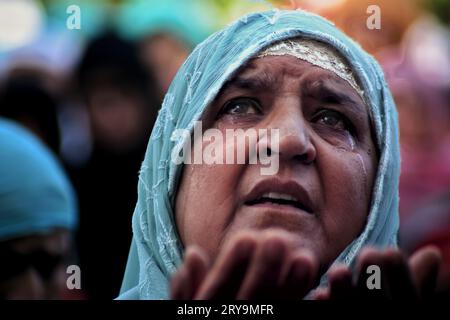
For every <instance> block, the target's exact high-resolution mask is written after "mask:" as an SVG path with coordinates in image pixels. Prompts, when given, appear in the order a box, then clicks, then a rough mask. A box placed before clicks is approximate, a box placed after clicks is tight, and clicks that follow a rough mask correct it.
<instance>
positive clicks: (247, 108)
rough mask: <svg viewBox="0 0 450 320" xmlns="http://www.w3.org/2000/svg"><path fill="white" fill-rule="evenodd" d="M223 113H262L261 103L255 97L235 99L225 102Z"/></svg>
mask: <svg viewBox="0 0 450 320" xmlns="http://www.w3.org/2000/svg"><path fill="white" fill-rule="evenodd" d="M221 113H222V114H230V115H250V114H259V113H261V108H260V106H259V103H258V102H257V101H255V100H253V99H242V98H241V99H234V100H231V101H228V102H227V103H225V105H224V106H223V108H222V112H221Z"/></svg>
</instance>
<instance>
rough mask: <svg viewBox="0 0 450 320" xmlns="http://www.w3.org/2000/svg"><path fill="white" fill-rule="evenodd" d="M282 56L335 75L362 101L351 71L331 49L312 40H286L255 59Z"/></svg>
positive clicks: (335, 51) (263, 51)
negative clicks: (347, 84) (287, 56)
mask: <svg viewBox="0 0 450 320" xmlns="http://www.w3.org/2000/svg"><path fill="white" fill-rule="evenodd" d="M284 55H290V56H294V57H296V58H298V59H301V60H304V61H307V62H309V63H311V64H313V65H315V66H318V67H320V68H322V69H325V70H328V71H331V72H333V73H335V74H336V75H337V76H338V77H340V78H341V79H343V80H345V81H347V82H348V83H349V84H350V85H351V86H352V87H353V88H354V89H355V90H356V91H357V92H358V94H359V95H360V97H361V98H362V99H363V100H364V94H363V93H364V92H363V90H361V87H360V86H359V85H358V82H357V81H356V78H355V76H354V75H353V71H352V69H351V68H350V66H349V65H348V64H347V62H346V61H345V60H344V58H343V57H342V56H341V54H340V53H339V52H338V51H337V50H335V49H334V48H333V47H331V46H329V45H327V44H325V43H323V42H320V41H317V40H312V39H300V38H297V39H288V40H283V41H281V42H277V43H275V44H273V45H272V46H270V47H268V48H265V49H263V50H262V51H261V52H260V53H259V54H258V55H257V57H258V58H261V57H266V56H284Z"/></svg>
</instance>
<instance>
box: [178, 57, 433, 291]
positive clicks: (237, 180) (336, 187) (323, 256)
mask: <svg viewBox="0 0 450 320" xmlns="http://www.w3.org/2000/svg"><path fill="white" fill-rule="evenodd" d="M203 128H217V129H219V130H220V131H222V132H224V131H225V130H226V129H249V128H253V129H263V128H264V129H271V128H277V129H279V130H280V140H279V148H277V150H278V152H279V153H278V156H279V171H278V173H277V174H275V175H273V176H261V174H260V165H259V164H241V165H238V164H235V165H230V164H228V165H223V164H216V165H214V164H213V165H206V164H197V165H185V167H184V171H183V175H182V180H181V183H180V186H179V190H178V194H177V199H176V208H175V212H176V222H177V227H178V231H179V234H180V237H181V239H182V241H183V244H184V246H185V247H186V248H187V250H186V253H185V257H184V261H183V264H182V265H181V266H180V268H179V269H178V271H177V272H176V273H175V274H174V276H173V278H172V282H171V295H172V298H173V299H218V298H221V299H236V298H237V299H261V298H276V299H280V298H281V299H283V298H284V299H299V298H302V297H304V296H305V295H306V294H307V293H308V292H309V291H310V290H311V289H312V288H313V287H314V286H316V285H317V280H318V279H319V277H320V275H321V274H323V272H325V271H326V270H327V268H328V267H329V265H330V264H331V263H332V262H333V261H334V259H335V258H336V257H337V256H338V255H339V253H340V252H341V251H342V250H343V249H344V248H345V247H346V246H347V245H348V244H349V243H350V242H351V241H352V240H353V239H355V238H356V237H357V236H358V235H359V233H360V232H361V231H362V229H363V228H364V225H365V222H366V218H367V213H368V210H369V207H370V200H371V192H372V185H373V180H374V177H375V172H376V168H377V165H378V153H377V150H376V147H375V142H374V138H373V134H372V130H371V125H370V119H369V114H368V110H367V107H366V106H365V104H364V102H363V101H362V99H361V98H360V97H359V96H358V94H357V92H356V91H355V90H354V89H353V88H352V87H351V86H350V85H349V84H348V83H347V82H346V81H344V80H342V79H340V78H339V77H337V76H336V75H335V74H334V73H332V72H330V71H327V70H324V69H321V68H319V67H316V66H313V65H311V64H309V63H308V62H305V61H302V60H299V59H296V58H294V57H290V56H273V57H263V58H257V59H253V60H252V61H250V63H249V64H248V65H247V66H245V67H244V68H243V69H242V70H240V71H239V72H238V73H237V76H236V77H234V78H233V79H231V81H230V82H229V83H227V84H225V85H224V87H223V88H222V90H221V92H220V93H219V94H218V96H217V97H216V99H215V101H214V102H213V103H212V105H211V106H210V107H209V108H208V111H207V113H206V115H205V117H204V122H203ZM224 136H225V135H224ZM197 143H198V142H197ZM203 143H204V144H203V148H204V147H205V142H203ZM248 144H251V142H248ZM256 144H261V146H262V144H263V142H262V141H261V140H258V141H257V142H256ZM261 146H260V147H261ZM248 147H252V146H251V145H248ZM266 147H268V148H269V149H270V150H272V149H274V150H275V148H274V147H272V146H271V145H270V143H269V144H268V145H267V146H266ZM229 149H230V143H229V141H225V143H224V150H225V151H227V150H229ZM231 151H232V152H233V151H234V152H236V151H235V150H231ZM265 180H266V182H267V184H266V188H265V189H264V191H277V192H280V189H277V188H278V187H279V186H280V185H281V186H283V187H281V189H282V191H286V190H288V189H291V190H293V189H301V190H302V192H301V193H302V196H301V201H300V202H302V204H307V205H306V206H301V207H300V208H299V207H296V206H293V205H287V204H282V205H280V204H274V203H267V202H265V203H262V204H261V203H259V204H256V205H255V204H253V203H252V202H251V201H250V202H249V200H251V199H252V198H251V196H254V195H255V194H258V193H257V192H256V193H253V192H254V191H255V190H258V187H257V186H258V184H259V183H260V182H264V181H265ZM285 183H289V184H288V185H285ZM286 186H288V187H286ZM273 188H275V189H276V190H272V189H273ZM398 254H400V253H398V252H396V253H395V254H394V253H392V254H391V256H389V257H388V258H387V259H386V261H388V262H387V263H386V265H388V266H389V265H394V266H398V265H401V266H403V268H400V269H401V270H403V271H401V272H404V273H405V272H406V274H408V272H409V269H408V268H409V267H408V265H407V264H406V262H405V261H406V260H401V259H400V258H398V256H397V255H398ZM425 256H427V255H425ZM429 256H430V255H428V257H429ZM431 256H432V258H431V260H430V258H428V266H435V265H436V263H438V262H437V261H438V255H431ZM436 257H437V258H436ZM372 258H373V257H372V256H370V255H369V256H365V257H364V256H363V260H361V261H360V262H359V263H360V264H362V265H365V264H367V262H368V261H371V259H372ZM377 259H378V260H377ZM383 259H384V258H382V257H381V258H380V257H378V258H376V259H375V260H376V262H380V261H381V260H383ZM396 259H397V260H399V261H400V262H398V261H397V260H396ZM391 260H394V261H393V262H392V261H391ZM419 260H421V259H419ZM422 260H423V259H422ZM383 261H384V260H383ZM389 261H390V262H391V263H389ZM396 261H397V262H396ZM430 261H431V262H430ZM424 265H427V264H426V263H424ZM388 269H389V268H388ZM419 269H420V268H419ZM422 269H424V270H426V271H423V272H422V273H423V274H428V271H429V270H430V268H422ZM345 270H346V271H345V272H347V273H350V271H349V270H348V269H345ZM361 270H363V269H361ZM405 270H406V271H405ZM358 272H359V273H358V274H361V277H362V276H363V275H365V273H363V272H362V271H358ZM401 272H400V273H401ZM350 278H351V277H350ZM404 278H405V279H407V280H405V282H407V281H408V280H411V277H410V278H408V277H406V276H405V277H404ZM420 278H421V279H422V278H426V277H420ZM261 279H264V281H261ZM361 281H362V280H361ZM333 283H334V282H331V285H332V284H333ZM414 286H415V284H413V283H412V280H411V281H410V283H409V288H414ZM357 288H359V287H358V285H357V284H353V283H351V285H348V290H347V291H352V292H353V291H355V290H356V289H357ZM331 291H332V290H331V289H329V291H328V292H331ZM331 296H332V295H331V294H329V293H326V292H322V293H321V292H319V293H317V295H316V296H315V297H316V298H324V299H328V298H330V297H331ZM347 296H349V294H348V295H347Z"/></svg>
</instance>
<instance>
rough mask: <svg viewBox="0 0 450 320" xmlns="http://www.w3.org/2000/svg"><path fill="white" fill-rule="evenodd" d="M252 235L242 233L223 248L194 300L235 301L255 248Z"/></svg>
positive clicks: (253, 235)
mask: <svg viewBox="0 0 450 320" xmlns="http://www.w3.org/2000/svg"><path fill="white" fill-rule="evenodd" d="M255 237H256V236H255V234H254V233H250V232H248V233H242V234H241V235H239V236H236V238H235V239H234V240H233V241H231V242H230V243H229V244H228V245H226V246H225V248H224V249H223V252H222V253H221V254H219V257H218V258H217V260H216V262H215V263H214V265H213V267H212V269H211V271H210V272H209V273H208V275H207V276H206V278H205V280H204V282H203V283H202V284H201V286H200V288H199V290H198V293H197V294H196V295H195V299H199V300H205V299H235V298H236V295H237V293H238V291H239V288H240V286H241V283H242V280H243V279H244V276H245V274H246V271H247V268H248V266H249V264H250V261H251V259H252V256H253V252H254V250H255V248H256V240H255V239H256V238H255Z"/></svg>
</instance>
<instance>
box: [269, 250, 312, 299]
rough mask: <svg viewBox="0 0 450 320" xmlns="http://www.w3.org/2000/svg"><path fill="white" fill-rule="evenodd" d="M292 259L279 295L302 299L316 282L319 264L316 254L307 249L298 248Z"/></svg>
mask: <svg viewBox="0 0 450 320" xmlns="http://www.w3.org/2000/svg"><path fill="white" fill-rule="evenodd" d="M290 260H291V262H290V263H289V268H288V271H287V274H286V276H284V277H283V280H282V283H281V285H280V287H279V290H278V291H279V292H278V293H277V296H279V297H280V298H281V299H289V300H292V299H302V298H304V296H305V295H306V294H307V293H308V292H309V291H310V290H311V289H312V288H313V286H314V284H315V283H316V278H317V273H318V265H319V264H318V262H317V259H316V258H315V257H314V255H313V254H312V253H311V252H310V251H308V250H305V249H300V250H297V251H296V252H295V253H294V254H293V255H292V257H291V258H290Z"/></svg>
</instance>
